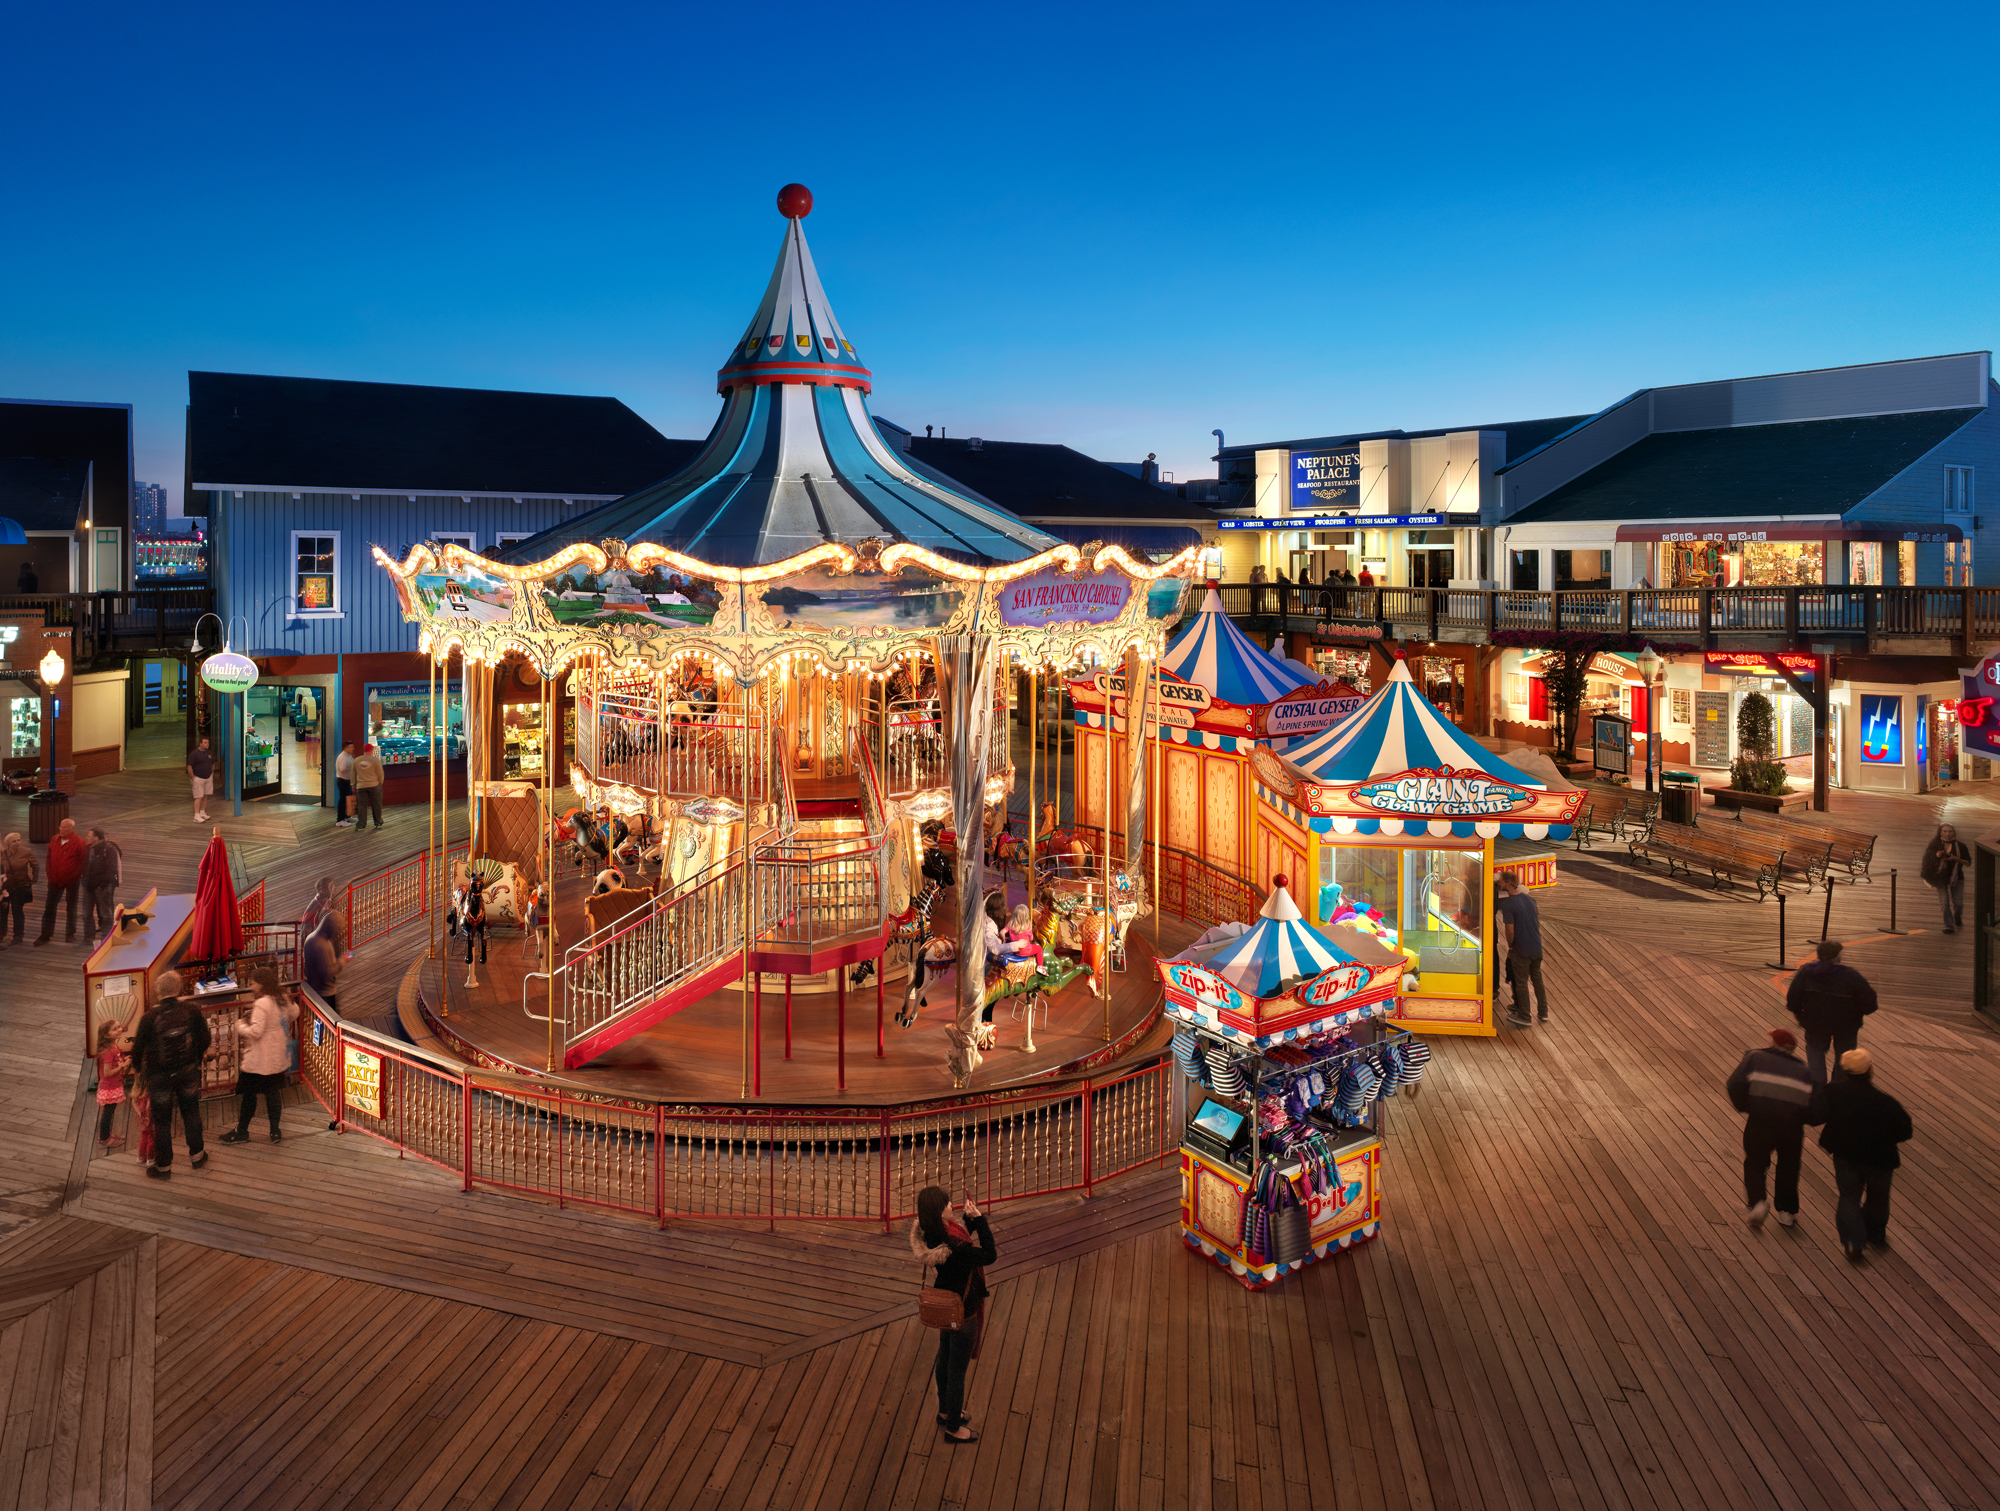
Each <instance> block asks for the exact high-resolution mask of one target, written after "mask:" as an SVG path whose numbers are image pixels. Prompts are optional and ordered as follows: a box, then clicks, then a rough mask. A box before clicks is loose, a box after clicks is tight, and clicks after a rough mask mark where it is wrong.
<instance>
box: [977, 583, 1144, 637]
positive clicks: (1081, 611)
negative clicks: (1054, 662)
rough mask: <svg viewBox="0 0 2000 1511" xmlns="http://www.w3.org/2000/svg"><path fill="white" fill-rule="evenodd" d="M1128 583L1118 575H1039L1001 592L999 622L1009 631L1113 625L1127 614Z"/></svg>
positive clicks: (1006, 587) (1010, 584)
mask: <svg viewBox="0 0 2000 1511" xmlns="http://www.w3.org/2000/svg"><path fill="white" fill-rule="evenodd" d="M1131 595H1132V584H1131V582H1130V580H1129V579H1127V578H1126V577H1124V576H1123V575H1122V574H1120V573H1117V572H1095V573H1091V574H1088V575H1086V576H1082V577H1075V576H1071V575H1070V574H1069V573H1067V572H1059V571H1050V572H1036V573H1034V574H1032V575H1031V576H1027V577H1020V578H1016V579H1015V580H1014V581H1013V582H1010V583H1007V584H1005V585H1004V586H1002V587H1001V589H1000V595H999V596H1000V622H1001V623H1002V624H1004V625H1006V626H1007V628H1009V629H1029V628H1034V627H1036V626H1043V625H1057V624H1110V623H1112V622H1114V621H1115V620H1116V619H1117V618H1118V616H1119V615H1121V614H1123V613H1124V612H1125V605H1126V602H1127V600H1129V599H1130V597H1131Z"/></svg>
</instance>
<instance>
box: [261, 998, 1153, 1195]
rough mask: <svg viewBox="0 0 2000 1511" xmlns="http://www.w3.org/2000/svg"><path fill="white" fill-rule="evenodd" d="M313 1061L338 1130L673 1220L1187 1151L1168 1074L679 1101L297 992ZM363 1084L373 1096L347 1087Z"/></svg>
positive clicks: (455, 1167) (485, 1175)
mask: <svg viewBox="0 0 2000 1511" xmlns="http://www.w3.org/2000/svg"><path fill="white" fill-rule="evenodd" d="M300 998H301V1004H302V1005H301V1011H300V1017H299V1030H300V1032H299V1048H300V1067H301V1069H302V1071H303V1073H304V1076H305V1079H306V1082H307V1084H308V1085H310V1086H311V1087H312V1090H313V1093H314V1095H316V1096H317V1097H318V1098H319V1099H320V1101H321V1102H322V1103H323V1104H324V1105H325V1107H326V1109H327V1112H328V1113H329V1115H331V1116H332V1117H333V1118H334V1119H335V1120H336V1121H337V1122H338V1123H339V1124H340V1125H341V1126H342V1127H343V1128H353V1129H357V1130H359V1131H361V1132H364V1133H368V1134H371V1135H373V1136H374V1137H376V1138H378V1139H381V1140H382V1141H383V1142H384V1143H386V1144H389V1145H391V1146H392V1147H394V1148H395V1149H396V1150H397V1151H398V1152H399V1153H401V1154H411V1155H415V1156H416V1157H417V1158H419V1159H423V1160H428V1161H429V1162H430V1163H432V1164H434V1165H437V1166H439V1167H440V1168H442V1169H445V1170H450V1171H452V1172H453V1173H454V1174H456V1175H458V1176H459V1178H460V1180H461V1181H462V1183H463V1185H464V1188H465V1189H466V1190H468V1191H470V1190H473V1189H474V1188H475V1187H486V1188H490V1189H493V1190H500V1191H514V1192H519V1193H523V1194H527V1195H533V1196H540V1197H545V1198H551V1199H553V1200H554V1201H555V1202H557V1203H558V1204H559V1205H562V1206H569V1205H581V1206H592V1207H602V1208H605V1209H607V1210H611V1211H618V1212H629V1213H633V1214H635V1215H639V1216H643V1217H646V1218H649V1219H650V1220H652V1221H653V1222H655V1223H658V1224H659V1225H661V1226H665V1224H666V1223H667V1222H668V1220H669V1219H673V1220H677V1221H690V1220H707V1221H743V1220H746V1219H747V1220H755V1221H764V1222H768V1223H771V1224H773V1225H775V1224H777V1223H778V1222H781V1221H814V1222H825V1221H829V1220H832V1221H852V1222H879V1223H881V1224H882V1225H883V1226H884V1227H885V1228H886V1227H887V1226H888V1225H890V1224H891V1223H893V1222H895V1221H897V1220H898V1219H901V1218H907V1217H909V1216H911V1215H912V1214H913V1213H914V1212H915V1210H916V1197H917V1193H918V1192H919V1191H920V1190H922V1189H923V1188H924V1187H925V1186H929V1185H941V1186H947V1187H949V1188H950V1189H952V1190H953V1191H954V1192H961V1191H966V1192H971V1193H973V1194H975V1195H976V1196H977V1197H978V1199H979V1200H980V1201H982V1202H987V1203H994V1204H998V1203H1003V1202H1008V1201H1016V1200H1019V1199H1021V1198H1023V1197H1027V1196H1037V1195H1044V1194H1047V1193H1050V1192H1056V1191H1074V1190H1081V1191H1085V1192H1088V1191H1089V1190H1090V1189H1091V1187H1092V1186H1093V1185H1095V1184H1096V1183H1098V1182H1100V1181H1104V1180H1109V1179H1111V1178H1112V1177H1114V1176H1117V1175H1121V1174H1124V1173H1126V1172H1127V1171H1131V1170H1136V1169H1138V1168H1140V1167H1142V1166H1145V1165H1158V1164H1159V1163H1160V1162H1161V1161H1163V1160H1166V1159H1168V1158H1171V1157H1172V1156H1173V1154H1174V1152H1175V1150H1176V1149H1177V1148H1178V1147H1179V1136H1178V1130H1177V1128H1176V1127H1175V1126H1174V1123H1173V1112H1172V1098H1173V1092H1174V1087H1173V1080H1172V1067H1171V1065H1169V1064H1167V1063H1166V1062H1164V1061H1162V1062H1160V1063H1157V1064H1154V1065H1149V1066H1145V1067H1142V1068H1140V1069H1138V1070H1133V1071H1129V1072H1127V1073H1125V1074H1123V1075H1119V1076H1114V1077H1112V1078H1110V1079H1108V1080H1104V1081H1091V1080H1085V1081H1083V1082H1082V1083H1080V1084H1076V1085H1071V1086H1068V1087H1062V1088H1057V1089H1052V1090H1049V1091H1047V1092H1042V1093H1038V1094H1034V1095H1030V1096H1027V1097H1024V1098H1014V1099H1010V1100H1007V1101H1004V1102H995V1103H991V1104H987V1103H978V1102H975V1103H972V1104H971V1105H968V1106H963V1107H953V1108H943V1109H938V1110H929V1109H926V1110H919V1111H909V1112H896V1111H887V1110H885V1111H881V1112H841V1111H826V1110H824V1109H820V1108H806V1107H757V1108H745V1107H724V1108H715V1109H704V1108H687V1107H685V1106H674V1107H671V1108H670V1107H669V1106H667V1105H666V1104H664V1103H660V1102H653V1101H649V1100H644V1099H639V1098H620V1097H603V1096H596V1095H591V1094H585V1093H579V1092H576V1091H573V1090H570V1089H568V1088H565V1087H560V1086H548V1085H537V1084H535V1083H533V1082H531V1081H527V1080H524V1079H522V1078H519V1077H513V1076H499V1075H493V1074H490V1073H487V1072H482V1071H477V1070H473V1069H471V1068H469V1067H466V1066H460V1065H457V1064H454V1063H453V1062H451V1061H448V1060H445V1059H444V1058H442V1057H441V1056H434V1055H431V1054H430V1053H428V1052H427V1051H424V1050H420V1049H417V1048H415V1047H414V1046H411V1045H408V1044H404V1043H401V1042H399V1041H397V1040H394V1039H390V1038H387V1037H385V1036H383V1035H381V1034H377V1033H372V1032H370V1031H368V1030H366V1029H363V1028H359V1027H357V1026H356V1025H354V1024H350V1023H348V1022H346V1021H345V1020H344V1019H342V1018H341V1017H340V1015H339V1014H338V1013H336V1012H334V1011H333V1010H332V1009H330V1008H329V1007H327V1006H326V1004H325V1003H324V1002H323V1001H321V1000H320V999H319V997H318V996H317V995H315V994H314V993H313V992H312V991H310V990H309V989H306V988H300ZM350 1059H352V1060H353V1061H354V1064H353V1066H352V1073H353V1074H354V1075H355V1076H356V1078H357V1079H356V1081H355V1085H356V1086H357V1087H358V1088H360V1089H362V1090H364V1091H366V1092H369V1093H371V1094H370V1095H368V1096H367V1097H366V1099H365V1100H366V1102H367V1103H368V1104H369V1105H364V1099H363V1098H361V1097H356V1096H351V1095H350V1093H349V1082H348V1079H347V1077H348V1074H349V1066H348V1061H349V1060H350Z"/></svg>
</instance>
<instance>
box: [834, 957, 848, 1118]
mask: <svg viewBox="0 0 2000 1511" xmlns="http://www.w3.org/2000/svg"><path fill="white" fill-rule="evenodd" d="M833 991H834V996H835V997H836V998H837V999H838V1000H839V1003H840V1017H839V1023H838V1026H837V1027H836V1029H835V1036H836V1038H837V1039H838V1041H839V1056H840V1060H839V1074H840V1089H841V1090H842V1091H845V1090H847V973H846V972H845V971H838V970H837V971H835V972H834V973H833Z"/></svg>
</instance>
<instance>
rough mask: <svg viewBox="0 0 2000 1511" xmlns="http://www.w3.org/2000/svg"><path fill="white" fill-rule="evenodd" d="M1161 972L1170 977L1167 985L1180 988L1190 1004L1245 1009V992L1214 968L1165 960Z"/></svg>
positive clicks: (1241, 1010) (1240, 1010) (1236, 1011)
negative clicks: (1223, 977) (1226, 979)
mask: <svg viewBox="0 0 2000 1511" xmlns="http://www.w3.org/2000/svg"><path fill="white" fill-rule="evenodd" d="M1160 973H1161V974H1162V975H1163V976H1165V977H1166V978H1167V985H1168V986H1169V987H1172V988H1174V989H1176V990H1178V991H1179V992H1181V993H1182V994H1183V995H1184V996H1185V997H1186V998H1187V999H1188V1002H1189V1004H1190V1005H1191V1006H1194V1007H1206V1008H1221V1009H1224V1010H1226V1011H1229V1012H1232V1013H1240V1012H1243V1011H1245V1008H1244V1005H1243V994H1242V993H1241V992H1239V991H1238V990H1237V989H1236V988H1235V987H1233V986H1231V985H1230V984H1229V983H1228V982H1227V981H1225V980H1223V979H1222V978H1221V977H1220V976H1218V975H1216V974H1215V972H1214V971H1208V970H1203V969H1202V968H1201V967H1200V966H1198V965H1189V964H1188V963H1187V962H1185V961H1181V960H1173V961H1162V962H1161V963H1160Z"/></svg>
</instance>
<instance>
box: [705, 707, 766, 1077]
mask: <svg viewBox="0 0 2000 1511" xmlns="http://www.w3.org/2000/svg"><path fill="white" fill-rule="evenodd" d="M737 687H738V690H739V691H740V692H741V693H742V703H743V720H744V723H745V724H748V723H749V720H750V690H749V688H748V687H747V686H745V685H743V684H742V683H740V682H739V683H738V684H737ZM715 694H716V702H717V703H718V705H719V704H720V703H721V700H722V679H721V678H720V677H718V678H717V679H716V688H715ZM745 755H746V757H747V755H748V752H747V751H746V752H745ZM744 769H745V770H748V769H749V767H748V762H747V760H746V762H745V767H744ZM743 797H744V803H743V1067H742V1069H743V1085H742V1091H741V1095H742V1096H744V1097H745V1098H748V1097H749V1095H750V946H751V944H752V942H753V941H754V940H755V939H756V937H757V920H756V919H755V917H753V916H752V914H753V910H754V908H755V906H756V902H755V899H754V898H753V897H752V896H751V893H750V802H749V797H750V794H749V792H748V791H747V790H746V791H745V792H744V794H743Z"/></svg>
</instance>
